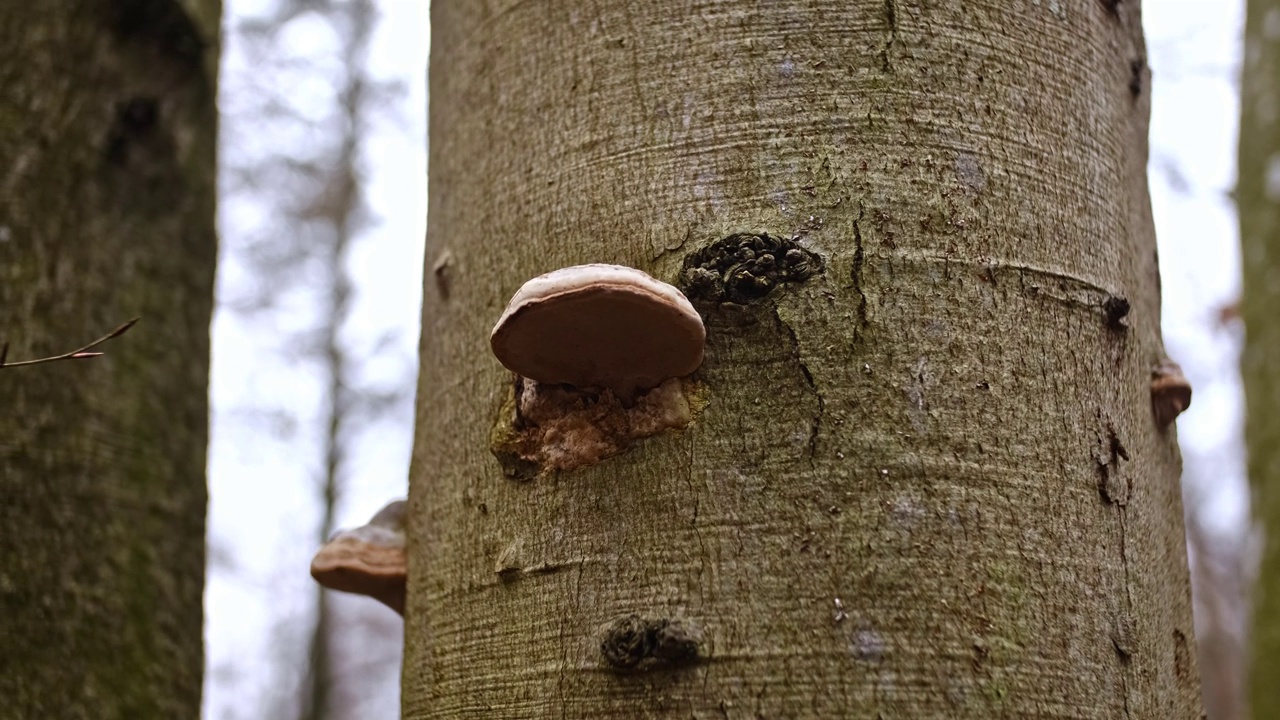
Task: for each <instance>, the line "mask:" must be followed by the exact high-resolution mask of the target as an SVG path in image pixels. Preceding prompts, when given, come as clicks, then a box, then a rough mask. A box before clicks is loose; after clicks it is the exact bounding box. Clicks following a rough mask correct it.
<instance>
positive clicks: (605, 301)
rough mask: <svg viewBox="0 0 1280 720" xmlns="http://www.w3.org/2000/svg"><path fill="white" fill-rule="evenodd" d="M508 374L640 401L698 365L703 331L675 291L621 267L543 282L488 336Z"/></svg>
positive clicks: (558, 274)
mask: <svg viewBox="0 0 1280 720" xmlns="http://www.w3.org/2000/svg"><path fill="white" fill-rule="evenodd" d="M489 342H490V345H491V346H492V348H493V354H494V355H496V356H497V358H498V360H499V361H500V362H501V363H502V364H503V365H505V366H506V367H507V368H508V369H510V370H512V371H513V372H515V373H516V374H518V375H520V376H521V377H525V378H528V379H530V380H533V381H535V382H538V383H541V384H562V385H570V386H572V387H574V388H576V389H579V390H589V389H607V390H609V391H611V392H612V393H613V394H614V396H615V397H617V398H618V400H620V401H622V402H623V404H625V405H629V404H630V403H631V402H632V401H633V400H634V399H635V397H636V395H637V394H639V393H642V392H645V391H648V390H650V389H652V388H655V387H657V386H658V385H660V384H662V382H663V381H665V380H668V379H670V378H677V377H683V376H685V375H688V374H690V373H692V372H693V371H694V370H697V369H698V366H699V365H701V364H702V352H703V346H704V345H705V343H706V330H705V328H704V327H703V324H702V318H701V317H700V316H699V315H698V312H697V311H696V310H694V309H693V306H692V305H691V304H690V303H689V301H688V300H687V299H686V298H685V296H684V294H683V293H681V292H680V291H679V290H678V289H676V288H675V287H674V286H672V285H668V284H667V283H664V282H662V281H660V280H655V279H654V278H653V277H651V276H649V275H648V274H647V273H644V272H642V271H640V270H636V269H635V268H629V267H623V266H621V265H601V264H593V265H575V266H573V267H567V268H561V269H560V270H555V271H553V272H549V273H547V274H545V275H540V276H538V277H536V278H534V279H532V280H530V281H528V282H526V283H525V284H524V286H523V287H521V288H520V290H519V291H517V292H516V294H515V296H514V297H512V298H511V302H510V304H508V305H507V309H506V311H505V312H503V313H502V317H500V318H498V323H497V325H495V326H494V328H493V333H492V335H490V337H489Z"/></svg>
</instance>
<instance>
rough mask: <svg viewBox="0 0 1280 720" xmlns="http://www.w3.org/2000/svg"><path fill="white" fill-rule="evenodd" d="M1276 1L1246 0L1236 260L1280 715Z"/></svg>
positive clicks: (1264, 652)
mask: <svg viewBox="0 0 1280 720" xmlns="http://www.w3.org/2000/svg"><path fill="white" fill-rule="evenodd" d="M1278 28H1280V1H1277V0H1249V3H1248V9H1247V11H1246V18H1245V41H1244V71H1243V75H1242V79H1241V87H1240V94H1241V108H1240V173H1239V185H1238V186H1237V199H1238V203H1239V211H1240V242H1241V246H1242V248H1241V249H1242V256H1243V260H1244V293H1243V295H1242V297H1241V301H1240V315H1241V317H1242V318H1243V319H1244V324H1245V344H1244V354H1243V356H1242V358H1241V363H1240V365H1241V375H1242V376H1243V379H1244V388H1245V401H1246V417H1245V444H1246V446H1247V447H1248V449H1249V483H1250V487H1251V489H1252V495H1253V498H1252V500H1253V517H1254V520H1255V522H1256V523H1257V525H1258V527H1259V529H1260V530H1261V531H1262V552H1261V560H1260V563H1259V566H1258V570H1257V578H1258V579H1257V584H1256V586H1255V587H1254V592H1253V620H1252V632H1251V633H1250V637H1251V643H1252V645H1251V647H1250V656H1251V657H1250V665H1251V668H1252V669H1251V676H1252V679H1251V682H1250V690H1249V693H1248V696H1249V704H1250V706H1251V707H1250V709H1251V713H1252V716H1253V717H1255V718H1273V717H1280V688H1277V686H1276V682H1275V679H1276V677H1277V673H1280V414H1278V411H1280V363H1277V362H1276V358H1277V357H1278V356H1280V320H1277V318H1280V282H1277V280H1276V278H1277V273H1280V29H1278Z"/></svg>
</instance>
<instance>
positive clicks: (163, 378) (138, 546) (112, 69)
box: [0, 0, 220, 720]
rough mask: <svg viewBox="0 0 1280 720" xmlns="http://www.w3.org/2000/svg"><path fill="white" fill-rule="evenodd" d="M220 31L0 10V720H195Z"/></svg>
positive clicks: (117, 16)
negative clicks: (122, 329)
mask: <svg viewBox="0 0 1280 720" xmlns="http://www.w3.org/2000/svg"><path fill="white" fill-rule="evenodd" d="M219 13H220V5H219V2H218V0H188V1H186V2H178V1H177V0H113V1H112V2H59V3H21V2H5V3H0V343H3V342H7V343H8V360H9V361H11V362H12V361H19V360H26V359H31V358H35V357H41V356H49V355H56V354H59V353H63V352H66V351H69V350H71V349H73V348H75V347H77V346H80V345H82V344H84V343H86V342H89V341H90V340H92V339H94V338H96V337H99V336H101V335H103V334H104V333H106V332H107V331H109V330H110V329H111V328H113V327H115V326H117V325H119V324H120V323H122V322H123V321H125V320H127V319H129V318H131V317H134V316H141V318H142V319H141V321H140V323H139V324H138V325H137V326H136V327H135V328H133V329H132V330H131V331H130V332H129V333H128V334H127V335H125V336H123V337H120V338H118V339H116V340H113V341H111V342H110V343H108V344H106V345H104V346H103V347H101V348H99V349H100V350H103V351H105V353H106V354H105V355H104V356H102V357H98V358H96V359H92V360H69V361H63V362H57V363H51V364H47V365H36V366H31V367H11V368H3V369H0V648H3V649H0V717H4V718H23V719H28V718H59V719H68V718H69V719H74V718H93V719H94V720H101V719H103V718H110V719H114V718H120V719H125V718H128V719H130V720H135V719H137V718H194V717H198V716H199V714H200V688H201V683H202V679H203V678H202V670H203V646H202V641H201V639H202V633H203V627H202V615H201V607H202V597H201V595H202V585H203V578H204V517H205V498H206V493H205V444H206V441H207V431H206V426H207V416H208V403H207V401H206V397H207V384H208V369H209V319H210V313H211V311H212V303H213V270H214V261H215V255H216V239H215V234H214V193H215V188H216V183H215V176H216V167H215V155H214V150H215V142H216V118H217V115H216V105H215V90H216V82H215V80H216V70H217V47H218V22H219Z"/></svg>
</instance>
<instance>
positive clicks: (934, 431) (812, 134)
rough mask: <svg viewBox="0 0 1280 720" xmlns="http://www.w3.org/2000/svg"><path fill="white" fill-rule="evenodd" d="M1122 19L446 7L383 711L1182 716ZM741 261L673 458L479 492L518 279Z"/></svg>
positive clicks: (1163, 457)
mask: <svg viewBox="0 0 1280 720" xmlns="http://www.w3.org/2000/svg"><path fill="white" fill-rule="evenodd" d="M1138 5H1139V3H1137V2H1134V1H1130V0H1126V1H1125V2H1123V3H1114V2H1112V3H1105V2H1087V3H1066V2H1063V3H1054V2H1019V3H1009V2H1005V1H1004V0H985V1H979V2H969V3H959V2H931V3H920V2H906V1H905V0H889V1H888V2H885V1H884V0H866V1H864V2H857V1H853V0H841V1H839V2H837V1H834V0H827V1H823V0H812V1H810V2H799V1H795V2H776V3H758V2H753V1H748V0H724V1H720V2H658V1H655V2H646V3H589V2H581V1H567V2H556V3H519V2H497V1H495V0H490V1H480V0H453V1H452V2H449V1H446V0H438V1H437V2H435V3H434V4H433V8H432V9H433V13H432V32H433V39H432V50H431V53H432V54H431V63H432V64H431V71H430V75H431V77H430V80H431V121H430V131H431V163H430V172H431V183H430V213H429V231H428V241H427V257H426V267H427V269H428V273H427V287H426V294H425V307H424V309H423V346H422V349H423V352H422V375H421V384H420V388H419V393H418V423H419V424H418V429H417V444H416V448H415V457H414V465H413V470H412V479H411V491H410V503H411V513H412V517H411V538H412V539H411V549H410V554H411V569H412V571H411V580H410V589H409V606H408V613H407V626H406V633H407V636H406V658H405V677H404V696H403V697H404V700H403V702H404V710H405V717H406V718H428V717H430V718H446V717H447V718H461V717H475V718H480V717H484V718H525V717H570V718H599V717H668V716H669V717H708V718H711V717H716V718H720V717H729V718H748V717H749V718H755V717H900V718H915V717H919V718H929V717H972V718H989V717H1030V716H1036V717H1096V718H1113V717H1120V716H1122V715H1123V716H1127V717H1135V718H1137V717H1144V718H1156V717H1159V718H1199V717H1200V700H1199V683H1198V673H1197V669H1196V667H1195V660H1194V658H1195V653H1194V648H1193V645H1192V643H1193V640H1192V631H1191V606H1190V591H1189V587H1188V580H1187V567H1186V554H1185V545H1184V539H1183V526H1182V514H1181V502H1180V498H1179V489H1178V475H1179V464H1180V462H1179V455H1178V450H1177V445H1176V440H1175V437H1174V434H1173V430H1172V428H1169V429H1162V428H1161V427H1159V426H1158V424H1157V422H1156V421H1155V419H1154V418H1153V414H1152V410H1151V404H1150V395H1149V382H1150V373H1151V370H1152V367H1153V366H1154V365H1155V364H1156V363H1157V362H1158V361H1159V360H1160V359H1161V358H1162V356H1163V348H1162V345H1161V339H1160V334H1159V320H1160V318H1159V311H1160V299H1159V278H1158V271H1157V262H1156V257H1155V238H1154V234H1153V229H1152V222H1151V216H1150V206H1149V201H1148V195H1147V187H1146V179H1145V165H1146V155H1147V117H1148V112H1149V105H1148V96H1147V85H1146V83H1147V78H1148V74H1147V72H1146V69H1145V65H1144V62H1143V57H1144V45H1143V39H1142V32H1141V27H1140V19H1139V10H1140V9H1139V7H1138ZM1109 6H1113V7H1109ZM739 233H748V234H750V233H757V234H758V233H765V234H768V235H770V236H771V237H773V238H777V239H780V241H781V242H782V243H783V244H784V245H786V244H787V243H790V242H794V243H795V244H796V245H797V246H798V247H799V248H802V249H805V250H808V251H811V252H814V253H817V255H818V256H820V258H821V260H820V265H821V272H819V273H817V274H814V275H812V276H810V277H808V278H807V279H805V280H804V281H803V282H795V283H783V284H782V285H781V286H779V287H777V288H775V289H774V290H773V291H772V292H770V293H768V294H766V295H764V296H763V297H757V298H738V301H737V302H719V301H708V300H705V299H704V300H702V301H700V302H699V304H698V309H699V310H700V312H701V313H702V314H703V316H704V319H705V320H706V323H707V328H708V345H707V355H706V360H705V363H704V364H703V366H702V368H701V370H700V371H699V372H698V373H697V375H696V378H695V379H696V380H697V382H698V383H700V385H701V388H702V391H701V392H702V393H703V396H702V397H703V398H704V399H706V400H707V401H708V402H709V404H708V405H707V406H706V407H705V409H704V410H703V411H702V412H701V415H700V416H699V417H698V419H697V420H696V421H695V422H694V424H693V425H692V426H691V427H689V428H688V429H687V430H684V431H682V432H671V433H668V434H666V435H662V436H659V437H656V438H651V439H649V440H646V441H643V442H641V443H639V444H637V445H636V446H635V447H633V448H632V449H631V450H630V451H629V452H627V453H625V454H622V455H619V456H616V457H613V458H610V459H607V460H605V461H603V462H601V463H599V464H597V465H594V466H592V467H588V468H585V469H581V470H576V471H573V472H568V473H562V474H559V475H553V476H550V477H543V478H539V479H535V480H532V481H528V482H518V481H516V480H512V479H508V478H507V477H505V476H504V474H503V471H502V467H501V466H500V464H499V463H498V462H497V461H496V460H495V459H494V457H492V456H491V455H490V452H489V438H490V431H491V429H492V428H493V427H494V425H495V423H501V422H505V420H504V419H503V418H502V417H501V414H502V413H503V412H505V411H504V410H503V403H504V400H505V398H506V397H507V396H508V394H509V392H510V385H511V376H510V374H509V373H507V372H506V371H504V370H503V368H502V367H501V366H500V365H499V364H498V363H497V362H496V361H495V360H494V359H493V358H492V357H491V356H490V355H489V353H488V343H487V339H488V333H489V329H490V327H491V326H492V323H493V322H494V320H495V319H496V318H497V317H498V315H499V313H500V312H501V311H502V308H503V306H504V304H505V302H506V301H507V299H508V298H509V297H510V296H511V294H512V292H514V291H515V289H516V288H517V287H519V285H520V283H521V282H523V281H524V280H525V279H527V278H529V277H531V276H533V275H536V274H538V273H542V272H545V271H548V270H551V269H554V268H558V267H563V266H568V265H573V264H578V263H587V262H608V263H619V264H624V265H630V266H634V267H638V268H641V269H643V270H646V271H648V272H650V273H651V274H653V275H655V276H656V277H658V278H660V279H663V280H667V281H669V282H673V283H679V282H681V278H682V277H683V278H685V280H688V279H689V278H690V277H691V275H690V274H689V273H683V272H682V269H683V268H684V265H685V263H686V262H689V261H690V258H691V257H692V256H693V255H694V254H695V253H699V252H700V251H701V254H700V255H699V257H698V261H705V260H706V259H707V258H708V257H709V256H714V255H716V254H718V253H723V252H724V251H725V250H724V249H725V246H723V245H721V246H715V247H713V245H714V243H716V242H717V241H719V240H721V239H724V238H728V237H730V236H733V235H736V234H739ZM708 248H710V249H708ZM738 258H739V260H742V261H743V262H746V261H747V260H748V256H746V255H745V254H743V255H739V256H738ZM719 260H723V261H724V262H723V263H721V264H720V267H731V266H734V263H735V262H736V261H735V260H734V259H733V258H719ZM753 267H757V269H759V266H753ZM739 269H741V266H739ZM761 272H763V273H765V274H766V275H767V272H768V271H765V270H761ZM730 274H732V272H731V273H730ZM686 289H688V288H686ZM693 294H695V295H697V293H693ZM632 614H634V615H637V616H639V617H640V618H642V619H644V620H646V621H650V622H654V623H658V624H661V623H664V622H669V623H679V626H680V627H682V628H686V629H687V628H692V629H694V630H695V632H696V633H697V636H698V637H699V638H700V640H699V641H698V642H699V644H698V650H697V657H695V658H692V662H688V663H685V664H682V665H670V664H667V665H664V664H662V663H656V662H655V663H643V664H641V665H640V666H639V667H637V668H636V669H633V670H631V671H627V672H616V671H613V670H611V669H610V667H609V666H608V664H607V663H606V661H605V660H604V658H603V657H602V653H601V647H602V641H603V640H604V639H605V636H606V632H607V631H606V628H608V627H612V626H611V625H610V622H611V621H612V620H613V619H616V618H618V617H620V616H627V615H632ZM685 659H686V660H689V659H690V658H688V657H685Z"/></svg>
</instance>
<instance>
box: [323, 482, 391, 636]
mask: <svg viewBox="0 0 1280 720" xmlns="http://www.w3.org/2000/svg"><path fill="white" fill-rule="evenodd" d="M404 520H405V501H404V500H396V501H395V502H393V503H391V504H389V505H387V506H386V507H384V508H382V509H381V510H379V511H378V513H377V514H376V515H374V516H373V518H371V519H370V520H369V523H368V524H367V525H364V526H362V527H358V528H356V529H354V530H339V531H338V532H336V533H334V535H333V537H332V538H330V539H329V542H327V543H325V544H324V546H323V547H321V548H320V551H319V552H317V553H316V556H315V558H314V559H313V560H312V561H311V577H313V578H315V579H316V582H318V583H320V584H321V585H323V586H325V587H327V588H329V589H330V590H339V591H342V592H349V593H357V594H360V595H368V596H369V597H371V598H373V599H375V600H377V601H379V602H381V603H382V604H383V605H386V606H387V607H389V608H391V609H392V610H395V611H396V612H398V613H400V614H401V615H404V599H405V582H406V580H407V578H408V562H407V560H406V559H405V548H404V544H405V543H404Z"/></svg>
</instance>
